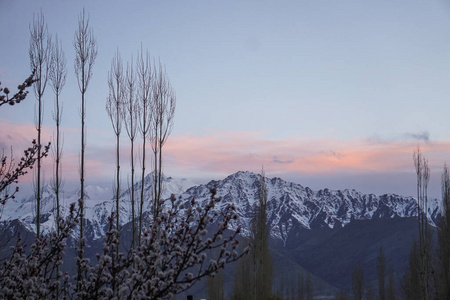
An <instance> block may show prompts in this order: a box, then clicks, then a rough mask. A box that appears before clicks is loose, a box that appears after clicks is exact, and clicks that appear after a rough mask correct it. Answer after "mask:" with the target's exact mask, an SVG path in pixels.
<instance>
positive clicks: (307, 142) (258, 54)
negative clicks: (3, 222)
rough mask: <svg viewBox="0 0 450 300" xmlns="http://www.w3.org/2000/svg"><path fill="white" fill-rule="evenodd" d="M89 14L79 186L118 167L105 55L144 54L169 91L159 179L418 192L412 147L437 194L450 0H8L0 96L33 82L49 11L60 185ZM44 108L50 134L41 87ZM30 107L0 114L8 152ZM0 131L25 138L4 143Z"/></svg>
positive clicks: (444, 147)
mask: <svg viewBox="0 0 450 300" xmlns="http://www.w3.org/2000/svg"><path fill="white" fill-rule="evenodd" d="M83 7H85V8H86V11H87V12H88V13H89V14H90V18H91V26H92V28H93V30H94V33H95V35H96V37H97V41H98V52H99V54H98V58H97V61H96V63H95V66H94V75H93V79H92V82H91V84H90V86H89V88H88V92H87V102H88V115H87V126H88V129H89V133H88V147H89V148H88V156H89V157H90V159H91V161H92V165H95V166H96V167H95V170H94V167H92V168H93V170H92V172H91V173H90V174H88V180H91V181H92V182H94V181H101V180H103V181H104V182H106V183H107V184H110V182H111V179H110V177H112V174H113V170H114V166H113V164H112V163H111V161H112V160H110V159H107V158H105V154H104V153H110V152H111V151H113V143H114V134H113V132H112V129H111V125H110V121H109V119H108V117H107V114H106V112H105V101H106V97H107V94H108V88H107V73H108V70H109V68H110V63H111V59H112V57H113V55H114V52H115V51H116V49H117V48H118V49H119V51H120V53H121V55H122V58H123V60H124V61H128V60H130V57H131V55H132V54H133V55H134V56H136V53H137V51H138V49H139V47H140V45H141V43H142V46H143V47H144V48H146V49H148V50H149V52H150V54H151V55H152V56H153V57H155V59H160V60H161V62H162V63H164V64H165V66H166V68H167V72H168V74H169V76H170V80H171V83H172V85H173V87H174V88H175V90H176V93H177V110H176V117H175V126H174V130H173V133H172V135H171V137H170V139H169V143H168V145H167V155H166V173H170V175H174V176H177V175H179V176H185V177H192V178H194V179H196V180H200V181H201V180H206V179H220V178H222V177H223V176H226V175H227V174H229V173H232V172H235V171H238V170H250V171H254V172H258V171H259V169H260V167H261V165H264V166H265V169H266V172H267V174H268V176H280V177H282V178H286V179H290V180H293V181H296V182H298V183H300V184H303V185H306V186H311V187H312V188H315V189H317V188H324V187H331V188H356V189H360V190H362V191H364V192H374V193H377V194H380V193H385V192H392V193H404V194H410V195H413V194H414V185H415V184H414V174H413V171H414V170H413V164H412V158H411V157H412V152H413V150H414V148H415V147H416V146H417V145H421V147H422V148H423V150H424V152H425V155H426V156H428V157H429V160H430V164H431V166H432V183H431V185H432V193H433V195H435V196H439V194H440V192H439V178H440V175H439V172H440V170H441V168H442V165H443V164H444V162H445V161H446V160H447V157H448V154H449V153H450V152H449V151H450V139H449V138H450V132H449V130H448V125H447V124H448V107H449V95H450V84H449V82H450V6H449V4H448V3H446V2H445V1H443V0H430V1H419V0H400V1H384V0H379V1H364V2H363V1H356V0H352V1H350V0H349V1H331V0H326V1H325V0H324V1H209V2H207V1H127V2H125V1H8V0H5V1H1V2H0V11H1V14H2V17H1V19H0V27H1V28H2V31H1V32H0V39H1V40H2V43H1V44H0V54H1V55H0V81H1V82H2V84H3V85H4V86H9V87H14V86H15V85H17V84H18V83H19V82H21V81H22V80H23V79H24V78H25V77H27V76H28V74H29V70H30V69H29V60H28V43H29V27H28V26H29V24H30V23H31V22H32V20H33V13H37V12H39V10H40V9H42V11H43V13H44V15H45V18H46V21H47V24H48V29H49V31H50V33H51V34H53V35H54V34H58V37H59V38H61V39H62V43H63V47H64V50H65V53H66V57H67V68H68V77H67V84H66V86H65V87H64V89H63V92H62V97H63V101H64V116H63V126H64V127H65V129H66V133H65V152H66V154H65V156H66V159H67V160H70V161H71V162H72V164H70V163H69V162H66V164H67V167H66V168H65V169H66V171H67V172H68V173H67V178H68V179H67V180H68V181H70V180H72V179H73V178H75V177H76V176H75V175H74V174H75V173H76V170H75V169H76V164H74V163H73V162H74V161H76V157H77V155H78V152H79V146H78V144H79V131H78V130H77V128H78V127H79V123H80V120H79V115H78V111H79V105H80V104H79V102H80V93H79V91H78V87H77V84H76V79H75V76H74V71H73V61H74V50H73V45H72V41H73V35H74V32H75V29H76V27H77V18H78V14H79V13H80V11H81V10H82V9H83ZM45 98H46V99H44V100H45V101H47V102H46V103H47V104H46V105H45V123H46V125H47V126H48V128H47V131H46V132H47V133H46V134H47V136H48V139H51V135H52V130H53V129H52V126H53V125H52V124H53V123H52V119H51V113H52V112H51V111H52V109H53V98H54V96H53V94H52V91H51V89H50V88H49V89H48V90H47V92H46V96H45ZM27 101H28V102H26V103H22V104H20V106H17V107H7V108H3V107H2V109H1V110H0V122H1V123H2V127H3V128H5V129H4V131H3V135H2V139H3V141H2V142H3V145H9V144H11V143H12V144H13V145H22V144H23V143H24V141H26V140H29V139H30V138H32V137H33V136H34V135H35V133H34V132H33V130H32V129H31V130H28V129H26V128H28V127H30V128H32V125H33V118H34V105H33V104H34V102H35V101H34V96H33V95H32V94H30V97H29V99H28V100H27ZM27 126H28V127H27ZM14 130H15V131H14ZM7 131H8V132H16V131H18V132H20V133H17V134H14V135H13V134H9V136H10V139H9V140H7V138H6V137H7V136H8V134H7ZM124 139H125V136H124ZM7 141H8V142H7ZM9 141H10V142H9ZM123 151H124V153H126V151H127V145H126V143H124V145H123ZM199 154H201V155H199ZM106 156H107V157H109V154H107V155H106ZM111 157H112V154H111ZM49 170H50V169H49ZM50 172H51V171H48V173H50ZM70 172H72V173H70ZM47 177H50V174H48V175H47ZM89 177H91V178H89ZM122 177H123V178H126V172H124V174H123V175H122Z"/></svg>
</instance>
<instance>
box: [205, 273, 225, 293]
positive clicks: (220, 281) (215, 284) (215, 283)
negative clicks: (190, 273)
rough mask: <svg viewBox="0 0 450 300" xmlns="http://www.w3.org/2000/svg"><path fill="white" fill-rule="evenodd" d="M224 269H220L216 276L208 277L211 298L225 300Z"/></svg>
mask: <svg viewBox="0 0 450 300" xmlns="http://www.w3.org/2000/svg"><path fill="white" fill-rule="evenodd" d="M224 280H225V278H224V271H223V270H220V271H218V272H217V273H216V274H215V275H214V276H210V277H208V284H207V290H208V299H209V300H224V299H225V290H224Z"/></svg>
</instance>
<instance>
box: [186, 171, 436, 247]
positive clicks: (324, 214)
mask: <svg viewBox="0 0 450 300" xmlns="http://www.w3.org/2000/svg"><path fill="white" fill-rule="evenodd" d="M260 180H261V176H260V175H259V174H254V173H251V172H237V173H235V174H232V175H230V176H228V177H227V178H225V179H224V180H219V181H211V182H209V183H208V184H207V185H199V186H196V187H192V188H190V189H189V190H187V191H186V192H185V193H184V194H183V198H186V199H190V198H192V197H194V198H196V199H197V200H199V201H205V200H207V199H208V197H209V188H212V187H214V186H215V187H216V189H217V196H220V197H222V201H223V202H224V203H228V202H234V203H235V204H236V207H237V212H238V215H239V216H240V222H241V223H242V225H243V226H242V227H243V228H244V232H245V229H246V228H250V222H251V217H252V208H253V207H254V205H255V204H256V203H258V186H259V184H260ZM265 180H266V187H267V192H268V212H267V214H268V220H269V222H270V225H271V226H270V228H271V235H272V237H275V238H277V239H281V240H283V241H285V240H286V239H287V237H288V235H289V234H290V232H291V231H292V230H293V231H294V232H297V231H298V230H304V229H318V228H330V229H333V228H341V227H344V226H346V225H348V224H349V223H350V222H351V221H352V220H369V219H374V218H396V217H400V218H402V217H413V216H417V202H416V200H415V199H414V198H412V197H402V196H399V195H393V194H385V195H381V196H376V195H374V194H363V193H360V192H357V191H355V190H337V191H333V190H329V189H323V190H319V191H313V190H311V189H310V188H307V187H306V188H305V187H303V186H301V185H300V184H296V183H292V182H287V181H284V180H282V179H280V178H277V177H275V178H266V179H265ZM440 211H441V210H440V205H439V202H438V200H437V199H429V203H428V218H429V222H430V224H431V225H435V223H436V222H437V219H438V216H439V214H440Z"/></svg>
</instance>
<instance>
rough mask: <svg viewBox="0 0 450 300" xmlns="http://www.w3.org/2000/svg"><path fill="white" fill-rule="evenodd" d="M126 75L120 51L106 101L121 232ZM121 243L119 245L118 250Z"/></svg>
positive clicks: (115, 60)
mask: <svg viewBox="0 0 450 300" xmlns="http://www.w3.org/2000/svg"><path fill="white" fill-rule="evenodd" d="M124 79H125V78H124V73H123V64H122V59H121V57H120V53H119V50H117V52H116V54H115V55H114V58H113V60H112V62H111V70H110V71H109V73H108V86H109V95H108V99H107V101H106V112H107V113H108V116H109V118H110V120H111V125H112V127H113V130H114V134H115V135H116V181H115V183H114V187H115V191H114V197H115V198H116V213H115V217H116V229H117V230H118V231H119V230H120V227H119V226H120V222H119V220H120V203H119V197H120V134H121V132H122V122H123V114H124V111H123V103H124V84H125V82H124ZM118 248H119V243H117V250H119V249H118Z"/></svg>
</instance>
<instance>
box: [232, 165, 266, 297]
mask: <svg viewBox="0 0 450 300" xmlns="http://www.w3.org/2000/svg"><path fill="white" fill-rule="evenodd" d="M258 199H259V201H258V202H259V203H258V204H259V205H257V206H255V209H254V216H253V220H252V232H251V236H250V241H251V248H250V253H249V255H248V256H247V257H245V258H244V259H242V261H241V263H240V266H238V268H237V274H236V276H235V285H234V291H233V299H258V300H264V299H270V298H271V297H272V272H273V270H272V268H273V267H272V256H271V254H270V249H269V233H270V232H269V226H268V225H267V187H266V178H265V175H264V171H262V172H261V178H260V181H259V187H258Z"/></svg>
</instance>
